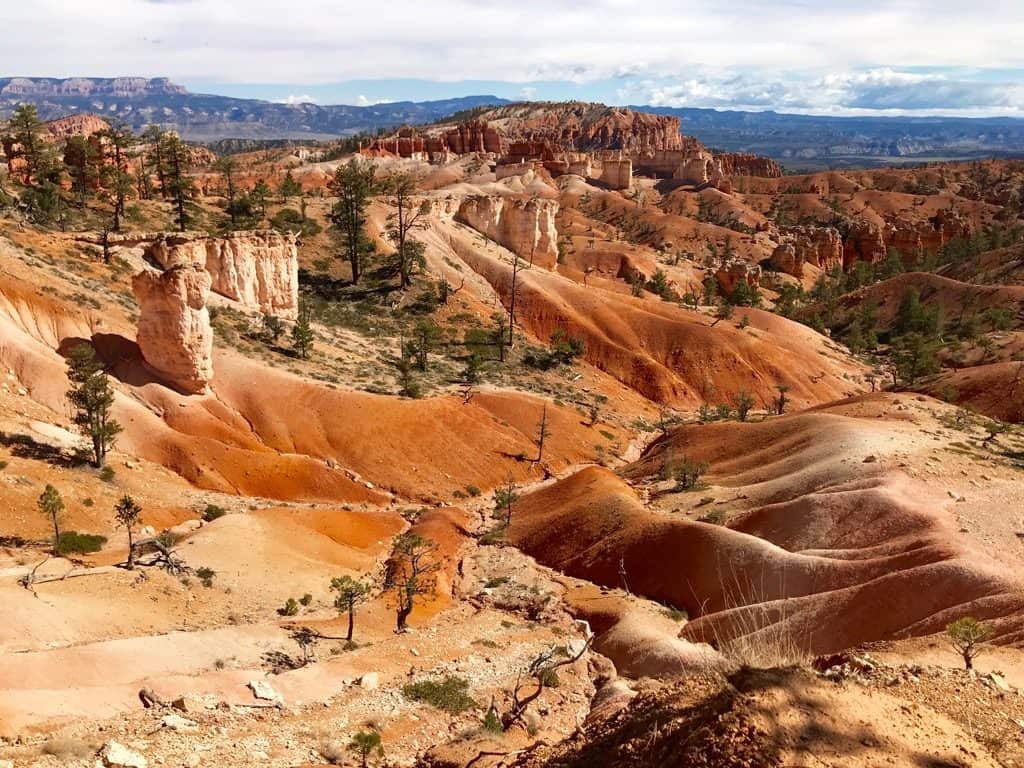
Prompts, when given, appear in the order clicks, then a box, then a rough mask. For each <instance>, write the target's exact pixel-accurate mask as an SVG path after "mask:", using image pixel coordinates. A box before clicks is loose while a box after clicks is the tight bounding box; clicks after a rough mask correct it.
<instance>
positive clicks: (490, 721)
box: [483, 709, 505, 733]
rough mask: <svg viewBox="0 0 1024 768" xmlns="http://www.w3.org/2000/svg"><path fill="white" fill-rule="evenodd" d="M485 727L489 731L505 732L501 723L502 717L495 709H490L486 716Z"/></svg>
mask: <svg viewBox="0 0 1024 768" xmlns="http://www.w3.org/2000/svg"><path fill="white" fill-rule="evenodd" d="M483 728H484V730H485V731H487V732H489V733H504V732H505V729H504V728H503V727H502V725H501V718H500V717H498V713H497V712H495V711H494V709H488V710H487V714H486V715H485V716H484V723H483Z"/></svg>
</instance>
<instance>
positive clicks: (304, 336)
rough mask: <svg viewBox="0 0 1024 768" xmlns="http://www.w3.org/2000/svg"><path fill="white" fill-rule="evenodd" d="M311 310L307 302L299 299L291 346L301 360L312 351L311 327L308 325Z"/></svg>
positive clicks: (307, 356) (310, 318)
mask: <svg viewBox="0 0 1024 768" xmlns="http://www.w3.org/2000/svg"><path fill="white" fill-rule="evenodd" d="M312 314H313V313H312V310H311V309H310V306H309V302H307V301H305V300H304V299H302V300H300V301H299V316H298V318H297V319H296V320H295V325H294V326H293V327H292V347H293V348H294V349H295V351H296V352H297V353H298V354H299V357H301V358H302V359H303V360H306V359H307V358H309V354H310V352H312V351H313V340H314V337H313V328H312V326H311V325H310V321H311V320H312Z"/></svg>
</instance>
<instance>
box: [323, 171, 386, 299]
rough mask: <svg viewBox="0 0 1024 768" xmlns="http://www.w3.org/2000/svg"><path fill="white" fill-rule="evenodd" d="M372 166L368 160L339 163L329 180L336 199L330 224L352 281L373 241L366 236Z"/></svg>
mask: <svg viewBox="0 0 1024 768" xmlns="http://www.w3.org/2000/svg"><path fill="white" fill-rule="evenodd" d="M374 174H375V169H374V167H373V166H372V165H371V164H370V163H360V162H358V161H357V160H355V159H354V158H353V159H352V160H350V161H349V162H348V163H346V164H345V165H342V166H339V167H338V170H337V171H335V173H334V179H333V180H332V181H331V184H330V190H331V192H332V193H333V194H335V195H337V197H338V202H337V203H335V205H334V207H333V208H332V209H331V223H332V224H334V226H335V227H336V228H337V230H338V233H339V235H340V238H341V244H342V248H343V249H344V253H345V258H346V259H348V263H349V266H350V267H351V269H352V282H353V284H355V283H358V282H359V277H360V276H361V275H362V273H363V260H364V258H365V257H366V255H367V254H369V253H371V252H372V251H373V243H372V241H371V240H370V239H369V238H368V237H367V236H366V207H367V205H368V204H369V201H370V197H371V196H372V195H373V194H374V192H375V191H376V189H377V182H376V179H375V176H374Z"/></svg>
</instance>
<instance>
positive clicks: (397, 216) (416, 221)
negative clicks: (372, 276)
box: [384, 173, 430, 291]
mask: <svg viewBox="0 0 1024 768" xmlns="http://www.w3.org/2000/svg"><path fill="white" fill-rule="evenodd" d="M384 190H385V192H386V194H387V195H388V202H389V203H390V205H391V207H392V208H394V212H393V213H392V214H391V216H390V217H389V218H388V238H389V239H390V240H391V242H393V243H394V244H395V253H396V255H397V256H398V277H399V287H400V288H401V289H402V290H403V291H404V290H405V289H406V288H408V287H410V286H411V285H412V274H413V272H414V271H415V270H416V269H417V268H421V267H422V266H423V265H424V263H425V259H424V251H425V249H424V246H423V243H421V242H419V241H417V240H413V239H412V237H411V236H410V235H411V233H412V232H413V231H415V230H416V229H421V228H422V227H423V226H424V223H423V222H422V221H421V219H422V217H423V216H425V215H426V214H427V213H429V210H430V208H429V203H427V202H426V201H423V202H422V203H420V204H418V205H417V204H416V201H415V199H414V195H415V194H416V177H415V176H413V175H412V174H411V173H395V174H392V175H391V176H389V177H388V178H387V179H386V180H385V182H384Z"/></svg>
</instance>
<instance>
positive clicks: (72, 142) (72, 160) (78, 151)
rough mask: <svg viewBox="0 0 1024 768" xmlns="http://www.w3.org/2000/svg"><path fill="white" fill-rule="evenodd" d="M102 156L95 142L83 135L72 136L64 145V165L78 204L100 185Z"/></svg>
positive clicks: (83, 201)
mask: <svg viewBox="0 0 1024 768" xmlns="http://www.w3.org/2000/svg"><path fill="white" fill-rule="evenodd" d="M102 159H103V156H102V154H101V152H100V150H99V147H98V146H97V144H96V142H94V141H90V140H89V139H88V138H87V137H85V136H72V137H71V138H70V139H68V142H67V144H66V145H65V147H64V165H65V166H66V167H67V169H68V175H69V176H70V177H71V191H72V192H74V193H75V196H76V197H77V198H78V204H79V205H85V201H86V200H87V199H88V198H89V197H90V196H92V194H93V192H94V191H95V190H96V189H97V187H99V185H100V175H101V170H102Z"/></svg>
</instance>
